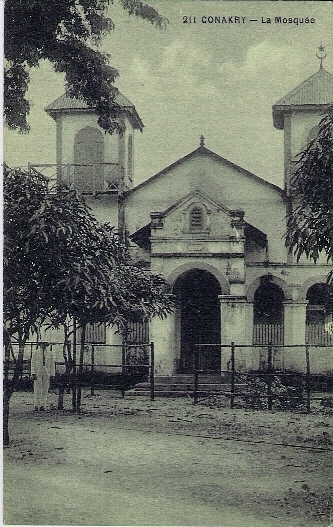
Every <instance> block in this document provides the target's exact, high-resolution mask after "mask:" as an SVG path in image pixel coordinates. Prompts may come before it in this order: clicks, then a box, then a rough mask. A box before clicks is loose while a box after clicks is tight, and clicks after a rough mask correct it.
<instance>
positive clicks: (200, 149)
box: [128, 146, 283, 194]
mask: <svg viewBox="0 0 333 527" xmlns="http://www.w3.org/2000/svg"><path fill="white" fill-rule="evenodd" d="M199 155H206V156H208V157H210V158H211V159H214V160H215V161H218V162H220V163H224V164H225V165H227V166H228V167H230V168H233V169H235V170H237V171H238V172H241V173H242V174H243V175H244V176H247V177H250V178H252V179H254V180H256V181H258V182H259V183H262V184H263V185H266V186H268V187H270V188H272V189H274V190H276V191H277V192H279V193H283V190H282V189H281V188H280V187H278V186H277V185H274V183H270V182H269V181H267V180H266V179H262V178H261V177H259V176H256V175H255V174H252V172H249V171H248V170H246V169H245V168H242V167H240V166H238V165H235V163H232V162H231V161H228V159H225V158H224V157H222V156H220V155H219V154H216V153H215V152H213V151H212V150H209V149H208V148H206V147H205V146H199V147H198V148H196V150H193V152H190V153H189V154H187V155H186V156H184V157H181V158H180V159H178V160H177V161H175V162H174V163H172V164H171V165H169V166H167V167H166V168H163V170H161V171H160V172H158V173H157V174H155V175H154V176H151V177H150V178H149V179H146V180H145V181H143V182H142V183H139V184H138V185H137V186H136V187H134V188H133V189H131V190H130V191H129V192H128V194H132V193H133V192H136V190H139V189H141V188H142V187H144V186H146V185H149V184H150V183H151V182H152V181H155V179H158V178H160V177H162V176H163V175H164V174H166V173H167V172H170V171H171V170H173V169H174V168H175V167H177V166H178V165H181V164H183V163H185V162H186V161H187V160H189V159H191V158H192V157H195V156H199Z"/></svg>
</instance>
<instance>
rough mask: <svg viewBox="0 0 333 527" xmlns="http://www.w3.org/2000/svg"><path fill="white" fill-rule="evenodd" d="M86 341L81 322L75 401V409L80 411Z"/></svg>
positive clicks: (84, 329)
mask: <svg viewBox="0 0 333 527" xmlns="http://www.w3.org/2000/svg"><path fill="white" fill-rule="evenodd" d="M85 343H86V325H85V324H83V326H82V327H81V342H80V362H79V374H78V379H77V403H76V411H77V412H80V410H81V391H82V390H81V388H82V373H83V356H84V347H85Z"/></svg>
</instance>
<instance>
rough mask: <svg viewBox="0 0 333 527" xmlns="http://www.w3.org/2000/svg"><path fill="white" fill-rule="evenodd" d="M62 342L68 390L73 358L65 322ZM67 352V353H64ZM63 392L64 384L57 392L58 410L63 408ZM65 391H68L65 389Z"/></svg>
mask: <svg viewBox="0 0 333 527" xmlns="http://www.w3.org/2000/svg"><path fill="white" fill-rule="evenodd" d="M64 333H65V338H64V344H63V347H62V356H63V358H64V362H65V380H66V383H69V384H68V388H67V390H70V387H69V386H70V380H71V371H72V368H73V359H72V354H71V343H70V340H69V331H68V326H67V324H66V323H64ZM66 352H67V353H66ZM64 393H65V386H61V385H59V394H58V410H63V409H64ZM67 393H70V391H67Z"/></svg>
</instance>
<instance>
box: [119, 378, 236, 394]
mask: <svg viewBox="0 0 333 527" xmlns="http://www.w3.org/2000/svg"><path fill="white" fill-rule="evenodd" d="M154 381H155V390H154V391H155V396H156V397H184V396H186V395H189V396H192V395H193V390H194V374H177V375H171V376H156V377H155V379H154ZM198 391H199V392H201V393H207V394H213V393H221V392H229V391H230V381H229V380H228V379H227V377H226V376H222V375H220V374H210V375H208V374H202V375H199V384H198ZM127 393H128V394H132V395H143V396H149V395H150V383H149V382H143V383H139V384H137V385H136V386H135V387H134V388H132V389H131V390H128V392H127Z"/></svg>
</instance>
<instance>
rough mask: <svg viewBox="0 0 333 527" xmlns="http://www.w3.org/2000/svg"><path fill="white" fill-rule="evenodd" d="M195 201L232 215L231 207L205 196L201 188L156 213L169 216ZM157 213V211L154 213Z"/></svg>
mask: <svg viewBox="0 0 333 527" xmlns="http://www.w3.org/2000/svg"><path fill="white" fill-rule="evenodd" d="M194 203H198V204H199V203H200V204H202V205H203V206H205V207H206V208H207V209H216V210H218V211H222V212H224V213H225V214H226V215H228V216H231V215H232V212H233V211H231V210H230V209H228V208H227V207H225V206H224V205H222V204H221V203H218V202H217V201H214V200H212V199H211V198H209V197H208V196H205V194H204V193H203V192H202V191H201V190H195V191H194V192H191V193H190V194H187V195H186V196H184V197H183V198H182V199H180V200H178V201H177V202H176V203H174V204H173V205H171V206H170V207H168V208H167V209H166V210H164V211H162V212H158V213H156V214H159V215H160V216H161V217H167V216H169V215H170V214H172V213H173V212H174V211H177V210H180V209H181V210H182V211H183V210H186V209H187V208H188V207H190V206H191V205H192V204H194ZM153 214H155V213H153Z"/></svg>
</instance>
